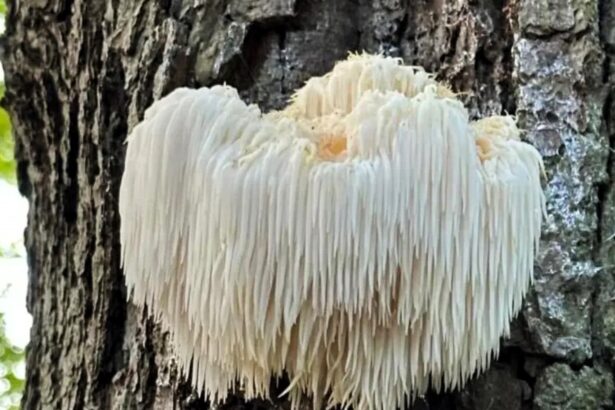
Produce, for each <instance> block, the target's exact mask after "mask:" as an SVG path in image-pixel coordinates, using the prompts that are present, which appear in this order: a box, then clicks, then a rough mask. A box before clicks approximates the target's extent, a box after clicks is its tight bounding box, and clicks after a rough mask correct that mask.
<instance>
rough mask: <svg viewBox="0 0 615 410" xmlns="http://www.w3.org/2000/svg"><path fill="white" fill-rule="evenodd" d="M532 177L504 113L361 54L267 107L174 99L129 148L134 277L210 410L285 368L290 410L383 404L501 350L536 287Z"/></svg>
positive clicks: (255, 391)
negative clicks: (482, 108) (480, 113)
mask: <svg viewBox="0 0 615 410" xmlns="http://www.w3.org/2000/svg"><path fill="white" fill-rule="evenodd" d="M541 168H542V161H541V158H540V155H539V154H538V152H537V151H536V150H535V149H534V148H532V147H531V146H530V145H528V144H525V143H523V142H521V141H520V140H519V132H518V130H517V128H516V126H515V123H514V120H513V119H512V118H511V117H500V116H496V117H490V118H486V119H482V120H480V121H476V122H471V121H469V119H468V113H467V111H466V110H465V108H464V107H463V105H462V103H461V102H459V101H458V100H457V99H456V98H455V96H454V94H453V93H451V92H450V91H449V90H448V89H447V88H446V87H444V86H442V85H440V84H438V83H437V82H436V81H435V80H434V79H433V78H432V77H431V76H430V75H428V74H427V73H425V72H424V71H423V70H422V69H420V68H416V67H407V66H403V65H402V64H401V61H400V60H399V59H393V58H385V57H382V56H370V55H352V56H350V57H349V58H348V59H347V60H346V61H343V62H340V63H338V64H337V65H336V66H335V68H334V69H333V71H332V72H330V73H329V74H327V75H325V76H323V77H316V78H312V79H310V80H309V81H308V82H307V84H306V85H305V86H304V87H303V88H302V89H300V90H299V91H297V93H296V94H295V96H294V97H293V100H292V103H291V104H290V105H289V106H288V107H287V108H286V109H284V110H282V111H278V112H272V113H268V114H262V113H261V112H260V110H259V109H258V107H256V106H253V105H246V104H245V103H244V102H242V101H241V99H240V98H239V96H238V94H237V92H236V90H235V89H233V88H231V87H227V86H215V87H212V88H201V89H198V90H192V89H185V88H183V89H178V90H176V91H174V92H172V93H171V94H169V95H168V96H166V97H164V98H162V99H161V100H159V101H157V102H156V103H154V104H153V105H152V107H150V108H149V109H148V110H147V111H146V113H145V118H144V120H143V121H142V122H141V123H139V124H138V125H137V126H136V127H135V128H134V130H133V131H132V133H131V134H130V136H129V139H128V149H127V154H126V168H125V171H124V175H123V179H122V185H121V190H120V213H121V220H122V223H121V243H122V257H123V266H124V272H125V275H126V283H127V285H128V289H129V292H130V295H131V297H132V300H133V301H134V302H135V303H136V304H137V305H139V306H143V305H145V304H147V306H148V308H149V310H150V312H151V313H152V314H153V315H155V316H156V318H158V319H159V320H161V321H162V323H163V324H164V325H165V326H166V327H167V328H168V329H169V330H170V331H171V334H172V337H173V342H174V345H175V349H176V354H177V357H178V360H179V362H180V363H181V364H182V366H183V368H184V370H185V372H186V373H190V374H191V376H192V382H193V384H194V386H195V387H196V388H197V389H198V390H199V391H201V392H203V393H204V394H205V395H206V396H207V397H208V398H209V399H210V400H212V401H214V402H216V401H221V400H224V399H225V398H226V397H227V395H228V394H229V392H232V391H236V390H237V389H240V390H241V391H242V392H243V394H244V396H245V397H246V398H253V397H267V396H268V395H269V386H270V381H271V379H272V377H277V376H281V375H283V374H287V375H288V376H289V378H290V380H291V384H290V386H289V387H288V389H287V391H288V393H289V394H290V397H291V400H292V401H293V404H294V405H295V406H297V405H298V404H299V402H300V399H301V396H302V395H304V394H307V395H309V396H311V397H312V398H313V400H314V408H316V409H317V408H321V406H323V405H331V406H332V405H342V406H344V407H347V406H353V408H355V409H357V410H362V409H366V410H390V409H394V408H396V407H400V406H404V405H405V404H407V403H409V402H411V401H412V400H413V399H414V398H415V397H417V396H418V395H421V394H423V393H425V391H426V389H427V388H428V387H429V386H431V387H432V388H434V389H435V390H436V391H439V390H442V389H453V388H456V387H460V386H462V385H463V383H464V382H465V381H467V380H468V378H469V377H471V376H472V375H474V374H476V373H477V372H480V371H482V370H484V369H485V368H486V367H487V366H488V365H489V362H490V360H491V359H492V358H493V357H494V356H496V355H497V354H498V349H499V341H500V337H502V336H506V335H508V333H509V325H510V321H511V319H512V318H513V316H514V315H515V314H516V313H517V312H518V311H519V309H520V307H521V302H522V298H523V296H524V295H525V293H526V292H527V290H528V286H529V285H530V282H531V280H532V270H533V259H534V255H535V251H536V247H537V244H538V239H539V235H540V226H541V220H542V215H543V212H544V197H543V193H542V189H541V184H540V173H541Z"/></svg>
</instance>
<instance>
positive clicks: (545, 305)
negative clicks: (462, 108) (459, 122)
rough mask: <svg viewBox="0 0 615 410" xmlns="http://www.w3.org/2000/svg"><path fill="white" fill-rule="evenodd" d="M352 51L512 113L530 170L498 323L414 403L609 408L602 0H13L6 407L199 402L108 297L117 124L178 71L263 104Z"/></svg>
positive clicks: (612, 133)
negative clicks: (538, 232) (11, 294)
mask: <svg viewBox="0 0 615 410" xmlns="http://www.w3.org/2000/svg"><path fill="white" fill-rule="evenodd" d="M361 50H366V51H369V52H382V53H385V54H388V55H394V56H400V57H402V58H403V60H404V61H405V63H407V64H412V65H422V66H424V67H425V68H426V69H427V70H429V71H433V72H435V73H437V74H438V77H439V78H440V79H441V80H445V81H447V82H449V83H450V84H451V85H452V87H453V88H454V90H455V91H458V92H461V93H464V94H463V99H464V101H465V103H466V106H467V107H468V108H469V110H470V113H471V115H472V116H473V117H476V116H479V115H487V114H494V113H503V112H508V113H516V115H517V116H518V120H519V123H520V125H521V126H522V127H523V128H524V130H525V132H524V137H525V138H526V139H527V140H528V141H530V142H531V143H533V144H534V145H535V146H536V147H537V148H538V149H539V150H540V152H541V153H542V155H543V156H544V158H545V162H546V166H547V178H546V179H547V181H548V182H547V185H546V193H547V198H548V214H549V216H548V219H547V223H546V226H545V229H544V235H543V240H542V248H541V252H540V254H539V256H538V258H537V261H536V273H535V276H536V280H535V285H534V287H533V290H532V292H531V294H530V295H529V296H528V297H527V299H526V303H525V307H524V309H523V311H522V314H521V315H520V317H519V319H518V320H517V321H516V323H515V326H514V329H515V331H514V332H513V336H512V337H511V338H510V339H508V340H505V341H503V344H504V346H505V348H504V349H503V353H502V354H501V356H500V359H499V360H498V361H497V362H495V363H493V365H492V366H491V368H490V370H489V371H487V372H486V373H485V374H483V375H481V376H480V377H478V378H475V379H474V380H473V381H472V382H471V383H470V384H469V385H468V386H466V388H465V389H464V390H462V391H460V392H454V393H450V394H444V395H435V394H430V395H428V396H427V397H426V398H425V399H421V400H419V401H418V402H417V407H420V408H422V409H446V410H450V409H466V410H469V409H477V410H478V409H504V410H508V409H511V410H512V409H530V408H534V409H539V410H546V409H591V410H593V409H600V408H612V406H613V403H612V396H613V393H614V390H615V389H614V386H613V374H612V370H613V367H614V365H615V303H614V302H613V300H615V276H614V274H615V269H614V267H615V184H614V180H613V175H614V172H615V162H614V161H613V158H615V153H614V149H615V99H614V98H613V97H614V96H615V93H614V90H615V75H614V73H615V59H614V57H615V0H601V1H600V2H598V0H454V1H444V0H414V1H410V0H371V1H370V0H335V1H333V0H331V1H316V0H269V1H268V0H249V1H248V0H230V1H223V0H210V1H204V0H193V1H187V0H185V1H182V0H157V1H155V0H110V1H100V0H98V1H97V0H90V1H86V0H30V1H18V0H13V1H12V2H11V4H10V5H9V12H8V17H7V31H6V37H5V38H4V41H3V56H2V63H3V66H4V70H5V73H6V74H5V75H6V84H7V95H6V99H5V101H4V104H5V105H6V106H7V107H8V109H9V111H10V113H11V116H12V120H13V125H14V133H15V139H16V157H17V160H18V179H19V189H20V191H21V192H22V193H23V195H25V196H26V197H27V198H28V199H29V202H30V212H29V217H28V228H27V230H26V234H25V237H26V248H27V251H28V261H29V267H30V273H29V278H30V285H29V294H28V308H29V310H30V312H31V313H32V315H33V317H34V323H33V328H32V332H31V342H30V345H29V347H28V350H27V387H26V391H25V395H24V398H23V406H24V408H25V409H36V408H45V409H47V408H49V409H93V408H100V409H133V408H135V409H136V408H138V409H154V408H155V409H171V408H175V409H201V408H203V409H205V408H208V405H207V403H205V402H203V401H202V400H200V399H199V398H198V397H197V396H196V395H195V394H193V393H192V390H191V389H190V388H189V384H188V383H187V382H185V381H183V380H181V378H180V377H179V375H178V367H177V364H176V362H175V361H174V359H173V353H172V346H170V344H169V338H168V335H165V334H163V333H161V332H160V330H159V327H158V326H157V325H156V323H154V322H153V321H151V320H149V319H148V318H147V317H145V316H144V314H143V312H142V311H141V310H138V309H137V308H135V307H134V306H132V305H129V304H127V303H126V291H125V288H124V285H123V276H122V271H121V269H120V261H119V254H120V247H119V242H118V228H119V216H118V210H117V204H118V187H119V182H120V177H121V175H122V167H123V158H124V151H125V145H124V141H125V138H126V135H127V133H128V132H129V131H130V130H131V128H132V127H133V126H134V125H135V124H136V123H137V121H138V120H139V119H140V118H142V115H143V111H144V109H145V108H146V107H147V106H149V105H150V104H151V103H152V102H153V101H154V100H156V99H158V98H160V97H161V96H162V95H164V94H166V93H168V92H169V91H171V90H172V89H174V88H176V87H178V86H190V87H197V86H207V85H212V84H216V83H222V82H227V83H228V84H230V85H233V86H235V87H237V88H238V89H239V90H240V93H241V94H242V96H243V97H244V98H245V99H246V100H248V101H250V102H255V103H258V104H260V105H261V107H264V109H270V108H279V107H281V106H283V105H284V104H285V102H286V99H287V98H288V97H289V95H290V94H291V93H292V91H293V90H294V89H296V88H297V87H299V86H301V85H302V83H303V82H304V81H305V80H306V79H308V78H309V77H310V76H313V75H320V74H323V73H324V72H326V71H328V70H329V69H330V68H331V67H332V66H333V64H334V62H335V61H337V60H340V59H343V58H345V57H346V55H347V53H348V52H349V51H361ZM306 406H307V403H306ZM223 407H224V408H227V409H231V408H232V409H243V408H246V409H248V408H250V409H256V408H259V409H267V408H287V403H285V402H284V400H283V399H280V400H278V399H275V400H274V401H273V402H268V401H261V402H259V403H256V402H251V403H244V402H243V401H242V400H241V398H240V397H235V398H233V400H232V401H231V402H229V403H228V404H227V405H225V406H223Z"/></svg>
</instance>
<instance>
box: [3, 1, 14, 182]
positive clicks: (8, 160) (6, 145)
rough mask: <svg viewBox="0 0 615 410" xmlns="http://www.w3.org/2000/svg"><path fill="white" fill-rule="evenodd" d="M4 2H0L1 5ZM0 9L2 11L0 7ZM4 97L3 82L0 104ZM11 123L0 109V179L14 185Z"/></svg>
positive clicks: (6, 114) (7, 115) (4, 111)
mask: <svg viewBox="0 0 615 410" xmlns="http://www.w3.org/2000/svg"><path fill="white" fill-rule="evenodd" d="M3 3H4V2H2V4H3ZM0 9H4V7H3V6H0ZM3 97H4V82H2V83H1V84H0V104H1V101H2V100H1V99H2V98H3ZM14 148H15V146H14V144H13V137H12V135H11V121H10V119H9V114H8V113H7V112H6V110H5V109H4V108H2V107H0V178H2V179H4V180H6V181H9V182H11V183H15V158H14V157H13V150H14Z"/></svg>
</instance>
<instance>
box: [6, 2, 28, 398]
mask: <svg viewBox="0 0 615 410" xmlns="http://www.w3.org/2000/svg"><path fill="white" fill-rule="evenodd" d="M5 13H6V3H5V1H4V0H0V19H2V23H4V16H5ZM2 29H4V24H2ZM4 89H5V88H4V77H2V79H1V83H0V179H2V180H5V181H7V182H9V183H11V184H15V182H16V175H15V158H14V155H13V151H14V147H15V146H14V142H13V137H12V133H11V121H10V118H9V115H8V113H7V112H6V110H5V109H4V108H2V98H3V97H4ZM15 189H17V187H15ZM1 202H2V200H1V199H0V203H1ZM20 256H21V255H20V254H19V251H18V248H17V246H11V247H9V248H0V258H14V257H20ZM0 274H2V272H0ZM8 290H9V289H0V293H3V292H7V291H8ZM23 388H24V351H23V349H21V348H18V347H16V346H14V345H13V344H12V343H11V341H10V340H9V339H8V338H7V337H6V332H5V324H4V315H3V314H2V313H0V409H7V410H13V409H19V408H20V406H19V403H20V401H21V395H22V391H23Z"/></svg>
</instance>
